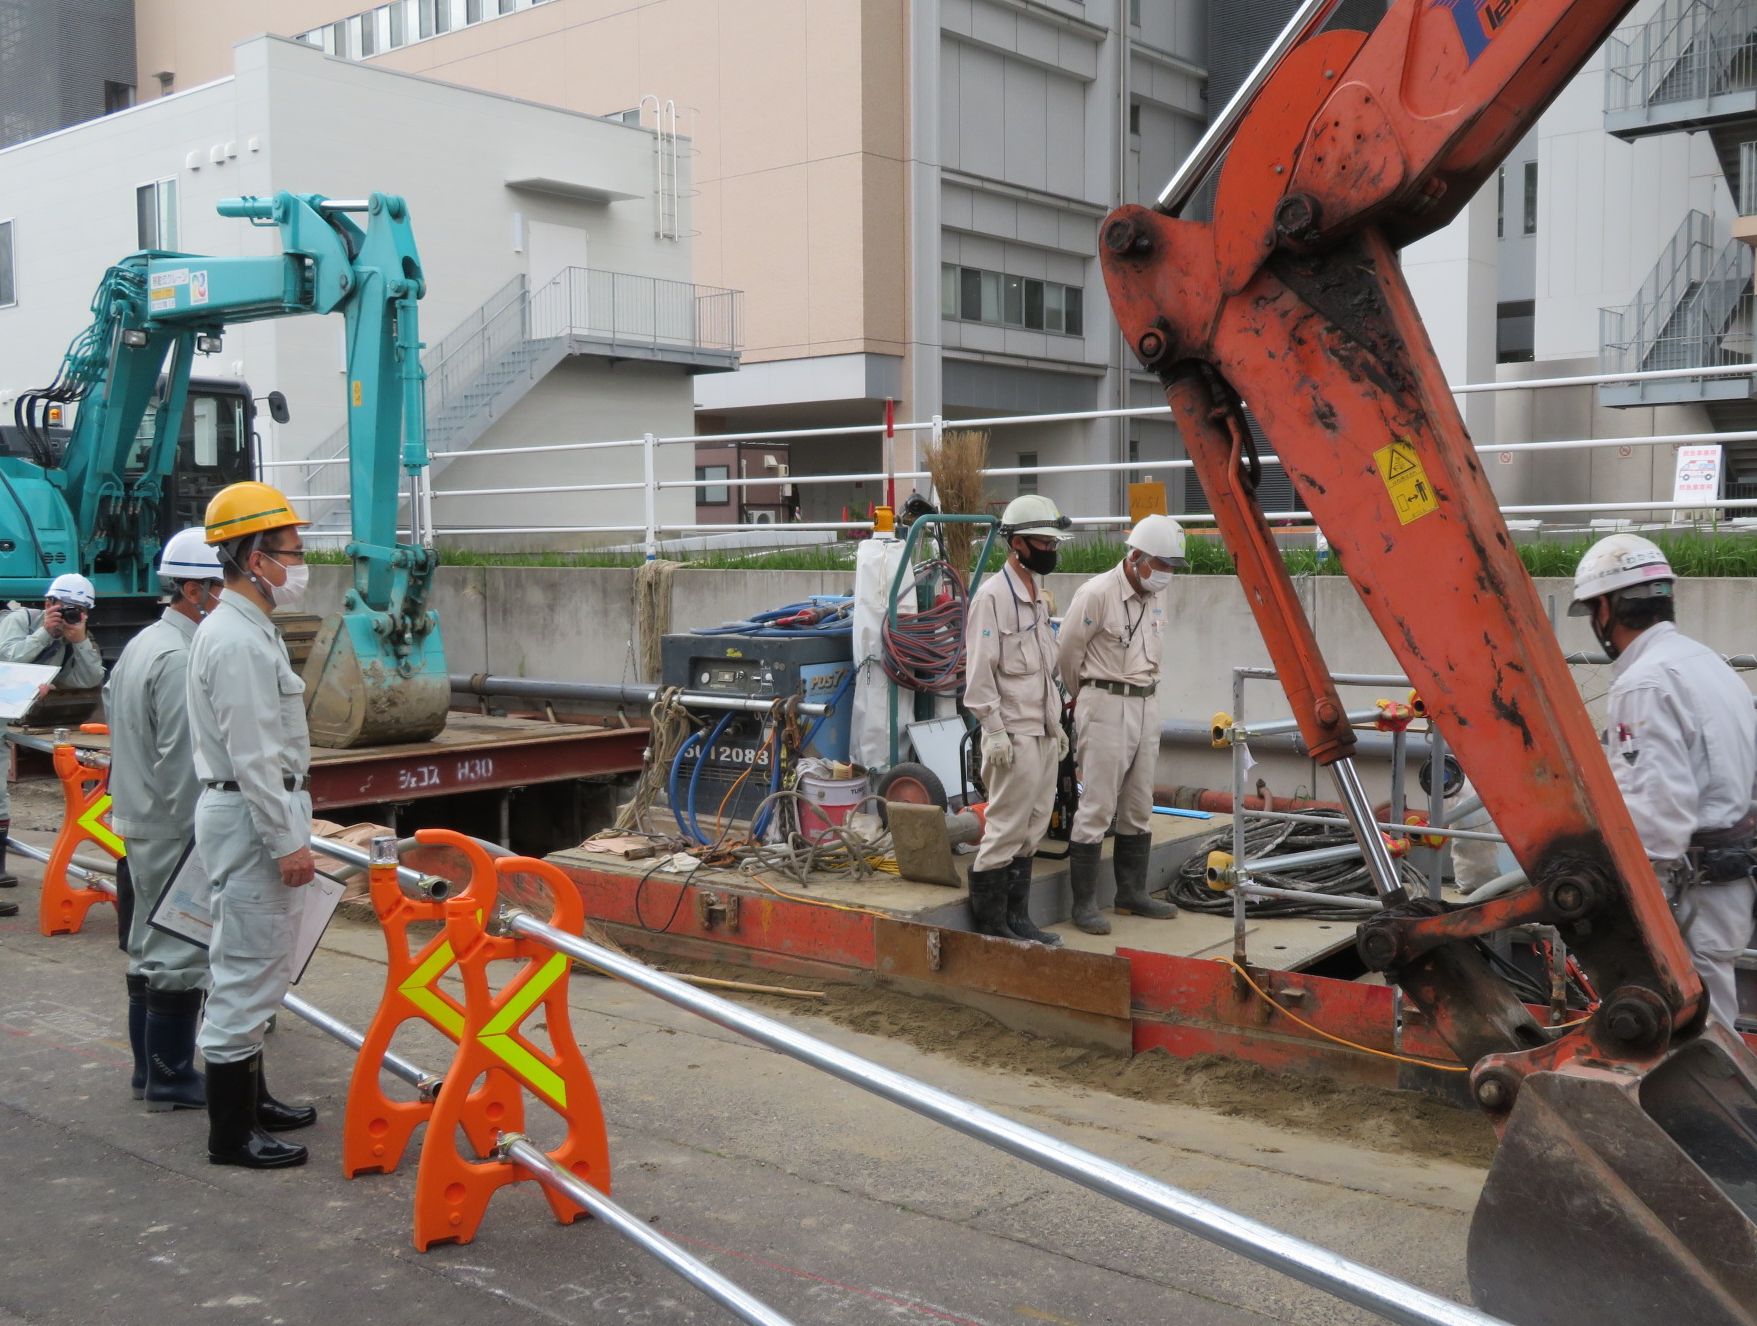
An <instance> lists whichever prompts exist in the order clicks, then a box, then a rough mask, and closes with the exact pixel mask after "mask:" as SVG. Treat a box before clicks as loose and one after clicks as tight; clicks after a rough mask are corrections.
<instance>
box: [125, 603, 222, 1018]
mask: <svg viewBox="0 0 1757 1326" xmlns="http://www.w3.org/2000/svg"><path fill="white" fill-rule="evenodd" d="M194 638H195V623H194V622H192V621H190V620H189V618H187V617H185V616H184V615H183V614H182V613H180V612H177V611H176V610H175V609H172V608H167V609H166V610H165V613H164V615H163V616H162V617H160V618H159V620H158V621H156V622H154V623H153V624H152V625H151V626H148V627H147V628H146V629H145V630H144V631H142V632H141V633H140V634H139V635H137V636H135V637H134V639H132V640H130V641H129V642H128V647H127V648H126V649H124V650H123V651H122V657H121V658H119V659H117V660H116V666H115V667H114V668H112V669H111V670H110V680H109V682H108V683H107V684H106V685H105V686H104V713H105V715H106V717H107V718H108V720H109V725H110V798H111V806H110V826H111V827H112V828H113V829H115V830H116V832H117V833H118V834H120V835H121V836H122V838H123V841H125V842H126V843H127V844H128V874H129V878H130V879H131V880H132V881H133V883H134V913H133V916H132V917H131V918H130V921H129V926H128V973H129V975H131V976H145V977H146V983H147V987H148V988H149V989H153V990H167V991H173V990H199V989H200V988H201V987H202V986H203V985H205V984H206V983H207V954H206V953H205V952H204V951H203V950H201V949H199V948H197V947H196V946H195V945H193V944H190V943H187V942H185V941H184V940H181V939H176V938H174V937H172V936H171V935H167V934H165V933H164V932H163V931H161V930H155V929H153V928H152V927H151V926H150V925H148V924H147V918H148V917H149V916H151V915H152V911H153V908H154V907H156V906H157V905H158V901H159V898H160V897H161V896H163V894H164V892H165V888H166V886H167V885H169V884H170V882H171V875H172V873H173V872H174V871H175V870H176V868H177V862H178V861H179V860H180V859H181V857H182V855H183V851H184V849H185V848H186V847H188V845H189V843H190V841H191V840H192V839H193V838H194V836H195V802H196V798H197V797H199V796H200V794H201V784H200V782H198V781H197V780H196V777H195V757H194V755H193V753H192V751H191V749H190V741H189V693H188V674H189V645H190V642H191V641H192V640H193V639H194Z"/></svg>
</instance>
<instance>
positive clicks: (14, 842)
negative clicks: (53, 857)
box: [6, 834, 116, 898]
mask: <svg viewBox="0 0 1757 1326" xmlns="http://www.w3.org/2000/svg"><path fill="white" fill-rule="evenodd" d="M6 845H7V846H8V847H9V848H11V849H12V850H13V851H15V852H17V853H18V854H19V855H20V856H25V857H29V858H30V859H31V860H32V861H40V862H42V863H43V864H44V865H48V864H49V854H48V853H47V852H45V851H44V850H43V849H42V848H40V847H32V846H31V845H30V844H29V843H26V842H20V841H19V840H18V839H17V838H14V837H13V836H12V835H11V834H7V835H6ZM65 869H66V871H67V873H68V874H69V875H72V876H73V877H74V878H75V879H78V880H84V881H85V885H86V887H87V888H93V889H96V890H98V892H100V893H107V894H109V895H110V896H111V897H112V898H114V897H115V896H116V884H115V881H114V880H109V879H105V878H104V877H103V876H102V875H100V874H98V873H97V872H96V871H95V870H87V869H86V868H85V867H84V866H76V865H74V864H73V863H72V862H69V863H68V864H67V866H66V867H65Z"/></svg>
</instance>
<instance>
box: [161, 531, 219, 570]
mask: <svg viewBox="0 0 1757 1326" xmlns="http://www.w3.org/2000/svg"><path fill="white" fill-rule="evenodd" d="M223 578H224V573H223V572H222V571H221V570H220V552H219V549H218V548H215V547H213V546H212V545H210V544H209V543H208V541H207V527H206V526H204V525H195V526H192V527H191V528H189V529H180V530H178V531H177V532H176V533H175V534H173V535H172V536H171V537H170V538H169V539H167V540H166V541H165V550H164V551H163V552H162V553H160V554H159V579H160V580H177V581H182V580H220V579H223Z"/></svg>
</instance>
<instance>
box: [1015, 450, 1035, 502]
mask: <svg viewBox="0 0 1757 1326" xmlns="http://www.w3.org/2000/svg"><path fill="white" fill-rule="evenodd" d="M1019 468H1020V469H1022V470H1031V469H1036V468H1037V453H1036V452H1035V451H1021V452H1020V453H1019ZM1036 491H1037V476H1036V475H1035V474H1021V475H1020V476H1019V496H1020V497H1024V496H1025V495H1026V494H1027V493H1034V492H1036Z"/></svg>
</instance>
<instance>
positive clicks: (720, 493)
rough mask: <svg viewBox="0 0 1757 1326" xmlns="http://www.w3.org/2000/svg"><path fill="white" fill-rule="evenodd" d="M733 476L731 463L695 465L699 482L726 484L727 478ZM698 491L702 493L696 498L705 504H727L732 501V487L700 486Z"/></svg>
mask: <svg viewBox="0 0 1757 1326" xmlns="http://www.w3.org/2000/svg"><path fill="white" fill-rule="evenodd" d="M731 477H732V467H731V466H730V465H697V466H696V467H695V478H696V482H697V483H714V482H718V483H720V484H721V485H725V483H726V480H728V479H730V478H731ZM696 491H697V492H698V493H700V494H701V496H700V497H699V498H697V499H696V500H697V501H698V502H700V503H701V504H702V505H703V506H726V505H727V504H728V503H730V502H731V501H732V489H731V488H730V487H725V486H722V487H719V488H698V489H696Z"/></svg>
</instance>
